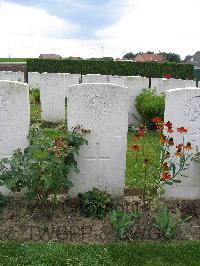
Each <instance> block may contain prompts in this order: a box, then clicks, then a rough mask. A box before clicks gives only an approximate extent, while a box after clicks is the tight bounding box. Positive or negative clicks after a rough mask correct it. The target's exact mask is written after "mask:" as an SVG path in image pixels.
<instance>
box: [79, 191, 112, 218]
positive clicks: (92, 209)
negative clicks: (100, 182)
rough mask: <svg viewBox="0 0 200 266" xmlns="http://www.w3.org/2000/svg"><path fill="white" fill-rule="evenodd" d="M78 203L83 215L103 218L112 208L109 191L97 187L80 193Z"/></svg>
mask: <svg viewBox="0 0 200 266" xmlns="http://www.w3.org/2000/svg"><path fill="white" fill-rule="evenodd" d="M78 203H79V207H80V212H81V215H83V216H85V217H91V218H98V219H101V218H103V217H105V215H106V213H107V212H108V211H109V210H110V209H111V208H112V200H111V197H110V195H109V194H108V193H106V192H104V191H100V190H98V189H96V188H94V189H93V191H88V192H86V193H79V195H78Z"/></svg>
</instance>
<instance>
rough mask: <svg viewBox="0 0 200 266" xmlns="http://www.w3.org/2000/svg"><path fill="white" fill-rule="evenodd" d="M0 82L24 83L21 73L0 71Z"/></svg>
mask: <svg viewBox="0 0 200 266" xmlns="http://www.w3.org/2000/svg"><path fill="white" fill-rule="evenodd" d="M0 80H9V81H18V82H24V73H23V72H12V71H0Z"/></svg>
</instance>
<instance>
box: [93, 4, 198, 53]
mask: <svg viewBox="0 0 200 266" xmlns="http://www.w3.org/2000/svg"><path fill="white" fill-rule="evenodd" d="M199 10H200V1H199V0H190V1H188V0H168V1H161V0H151V1H149V0H129V4H128V6H127V8H126V11H125V14H124V16H123V17H122V18H121V19H120V20H119V21H118V22H117V23H116V24H115V25H112V26H111V27H108V28H106V29H104V30H102V31H99V32H97V36H99V37H100V38H101V39H102V40H105V42H104V43H105V46H107V47H108V48H110V49H111V48H112V51H113V53H115V54H116V55H117V54H119V51H121V54H123V53H125V52H129V51H133V52H135V53H136V52H139V51H147V50H153V51H156V52H158V51H159V50H161V51H169V52H170V51H171V52H176V53H179V54H181V55H182V56H185V55H186V54H188V53H194V52H195V51H196V50H199V49H200V46H199V42H200V35H199V34H198V24H199V14H198V13H199Z"/></svg>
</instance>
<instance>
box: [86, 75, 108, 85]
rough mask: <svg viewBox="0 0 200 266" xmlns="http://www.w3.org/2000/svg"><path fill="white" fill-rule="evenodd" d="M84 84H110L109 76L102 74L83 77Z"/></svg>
mask: <svg viewBox="0 0 200 266" xmlns="http://www.w3.org/2000/svg"><path fill="white" fill-rule="evenodd" d="M82 83H109V76H108V75H101V74H87V75H83V76H82Z"/></svg>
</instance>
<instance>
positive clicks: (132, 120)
mask: <svg viewBox="0 0 200 266" xmlns="http://www.w3.org/2000/svg"><path fill="white" fill-rule="evenodd" d="M124 86H125V87H127V88H128V91H129V114H128V123H129V125H131V124H134V125H137V124H138V123H139V120H140V118H141V117H140V115H139V113H138V111H137V109H136V107H135V98H136V96H137V95H138V94H139V93H140V92H141V91H142V89H147V88H148V87H149V79H148V78H143V77H140V76H130V77H125V78H124ZM138 119H139V120H138Z"/></svg>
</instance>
